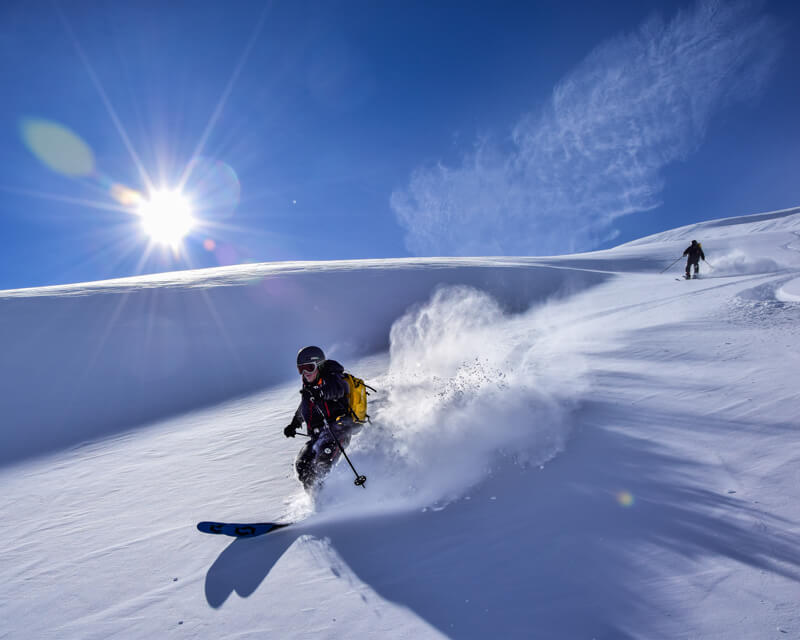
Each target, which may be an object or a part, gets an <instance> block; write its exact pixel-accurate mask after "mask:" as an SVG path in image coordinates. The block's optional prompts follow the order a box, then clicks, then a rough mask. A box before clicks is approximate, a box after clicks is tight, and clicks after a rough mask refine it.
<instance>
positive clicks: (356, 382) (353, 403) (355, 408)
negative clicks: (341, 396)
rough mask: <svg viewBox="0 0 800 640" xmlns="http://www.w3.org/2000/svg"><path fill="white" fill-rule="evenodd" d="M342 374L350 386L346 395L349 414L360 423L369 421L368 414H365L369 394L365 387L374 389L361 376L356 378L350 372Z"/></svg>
mask: <svg viewBox="0 0 800 640" xmlns="http://www.w3.org/2000/svg"><path fill="white" fill-rule="evenodd" d="M342 376H343V377H344V379H345V380H346V381H347V385H348V386H349V387H350V394H349V395H348V397H347V405H348V407H349V408H350V416H351V417H352V418H353V420H355V421H356V422H358V423H360V424H363V423H364V422H370V419H369V415H368V414H367V396H368V395H369V391H367V389H371V390H372V391H375V389H373V388H372V387H370V386H369V385H368V384H367V383H366V382H364V381H363V380H362V379H361V378H356V377H355V376H354V375H353V374H352V373H347V372H345V373H344V374H342Z"/></svg>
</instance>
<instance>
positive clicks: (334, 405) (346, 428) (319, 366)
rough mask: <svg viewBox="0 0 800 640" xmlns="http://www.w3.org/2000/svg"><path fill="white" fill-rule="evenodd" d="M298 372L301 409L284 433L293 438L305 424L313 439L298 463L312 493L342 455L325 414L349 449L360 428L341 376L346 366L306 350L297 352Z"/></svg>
mask: <svg viewBox="0 0 800 640" xmlns="http://www.w3.org/2000/svg"><path fill="white" fill-rule="evenodd" d="M297 371H298V373H299V374H300V376H301V377H302V380H303V388H302V389H301V390H300V395H301V398H300V406H298V407H297V411H295V414H294V418H292V421H291V423H289V424H288V425H287V426H286V428H284V430H283V434H284V435H285V436H286V437H287V438H294V437H295V435H296V434H297V430H298V429H299V428H300V426H301V424H302V423H305V425H306V430H307V431H308V435H309V436H310V439H309V441H308V442H306V443H305V444H304V445H303V448H302V449H300V452H299V453H298V454H297V459H296V460H295V469H296V470H297V477H298V478H299V480H300V482H302V483H303V487H304V488H305V489H306V491H309V492H310V491H313V490H314V489H315V487H317V486H318V483H319V482H320V481H321V480H322V479H323V478H324V477H325V475H326V474H327V473H328V471H330V469H331V467H332V466H333V463H334V462H336V460H337V459H338V458H339V456H340V455H341V449H340V448H339V446H337V444H336V440H335V439H334V437H333V434H331V432H330V431H329V429H328V427H326V426H325V423H324V422H323V419H322V415H320V412H322V413H323V414H324V415H325V420H326V421H327V423H328V425H329V427H330V429H332V430H333V431H334V433H335V434H336V438H337V439H338V440H339V443H340V444H341V446H342V447H346V446H347V445H348V444H349V442H350V438H351V436H352V435H353V433H355V431H357V430H358V428H359V426H360V425H358V424H357V423H356V422H355V421H354V420H353V419H352V417H351V412H350V405H349V393H350V387H349V385H348V384H347V381H346V380H345V379H344V378H343V377H342V374H343V373H344V367H342V365H341V364H339V363H338V362H336V360H326V359H325V353H324V352H323V351H322V349H320V348H319V347H314V346H310V347H303V348H302V349H300V351H299V352H298V353H297Z"/></svg>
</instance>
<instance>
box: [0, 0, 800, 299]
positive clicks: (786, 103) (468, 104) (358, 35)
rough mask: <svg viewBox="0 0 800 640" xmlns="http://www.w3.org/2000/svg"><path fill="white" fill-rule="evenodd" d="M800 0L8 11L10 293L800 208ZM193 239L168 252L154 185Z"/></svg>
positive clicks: (478, 248)
mask: <svg viewBox="0 0 800 640" xmlns="http://www.w3.org/2000/svg"><path fill="white" fill-rule="evenodd" d="M799 18H800V7H798V6H796V3H793V2H777V1H776V2H769V1H767V2H760V3H759V2H699V3H698V2H652V1H646V0H645V1H640V2H626V3H621V2H618V3H613V2H612V3H597V2H572V3H568V4H567V3H562V2H556V1H553V2H550V1H547V2H520V3H512V2H492V3H488V2H486V3H472V4H469V3H465V2H410V1H409V2H384V3H377V2H356V1H353V2H333V1H330V2H302V1H298V2H272V3H269V2H268V3H264V2H246V1H241V2H240V1H235V0H234V1H231V2H226V3H220V2H203V1H202V0H199V1H198V0H195V1H192V2H168V3H162V2H136V3H133V2H111V1H109V2H102V3H101V2H88V1H87V2H69V3H55V2H54V3H50V2H40V3H30V2H23V1H22V0H19V1H13V0H12V1H11V2H4V3H3V4H2V7H0V25H2V26H0V56H2V60H3V63H2V65H0V87H2V95H3V99H2V100H0V167H2V174H1V175H0V237H2V238H3V250H2V252H0V289H9V288H18V287H29V286H38V285H48V284H61V283H68V282H81V281H91V280H99V279H106V278H114V277H122V276H128V275H135V274H138V273H152V272H160V271H167V270H173V269H185V268H192V267H210V266H219V265H228V264H237V263H242V262H262V261H276V260H308V259H310V260H317V259H340V258H341V259H349V258H382V257H398V256H413V255H497V254H508V255H547V254H556V253H566V252H570V251H579V250H590V249H594V248H604V247H608V246H613V245H615V244H618V243H620V242H624V241H626V240H630V239H633V238H636V237H640V236H642V235H646V234H648V233H654V232H656V231H660V230H663V229H666V228H671V227H675V226H679V225H681V224H688V223H691V222H696V221H700V220H706V219H710V218H716V217H723V216H732V215H741V214H745V213H755V212H758V211H767V210H773V209H779V208H786V207H790V206H795V205H798V204H800V179H798V175H797V174H798V167H800V119H798V118H797V113H800V82H799V81H798V75H797V70H796V65H795V62H794V61H796V60H798V59H800V51H799V49H800V43H798V42H797V39H796V38H793V37H792V36H791V34H792V33H794V32H795V31H796V29H797V27H798V19H799ZM181 186H182V192H183V193H184V194H185V196H186V197H187V198H188V200H189V202H190V203H191V205H192V207H193V217H194V220H195V226H194V228H193V229H192V230H191V231H189V233H188V235H186V236H185V237H184V238H183V241H182V242H180V243H173V244H172V245H164V244H158V243H156V242H155V241H154V238H153V237H151V236H148V234H147V233H146V232H145V230H144V227H143V225H142V222H143V217H142V215H141V212H142V209H141V207H142V205H143V203H146V202H147V200H148V199H150V198H151V192H152V191H153V190H159V189H161V190H164V189H167V190H174V189H178V188H179V187H181Z"/></svg>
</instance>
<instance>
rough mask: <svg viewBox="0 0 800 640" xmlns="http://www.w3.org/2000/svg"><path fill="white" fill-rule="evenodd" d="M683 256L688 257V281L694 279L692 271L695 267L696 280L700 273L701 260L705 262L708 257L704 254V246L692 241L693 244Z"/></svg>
mask: <svg viewBox="0 0 800 640" xmlns="http://www.w3.org/2000/svg"><path fill="white" fill-rule="evenodd" d="M683 255H685V256H688V258H687V260H686V279H687V280H688V279H689V278H691V277H692V276H691V270H692V266H693V265H694V277H695V278H696V277H697V276H698V274H699V273H700V258H702V259H703V260H704V261H705V259H706V256H705V254H704V253H703V246H702V245H701V244H700V243H699V242H698V241H697V240H692V244H690V245H689V246H688V247H686V250H685V251H684V252H683Z"/></svg>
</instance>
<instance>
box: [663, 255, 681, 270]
mask: <svg viewBox="0 0 800 640" xmlns="http://www.w3.org/2000/svg"><path fill="white" fill-rule="evenodd" d="M681 258H683V256H681V257H680V258H678V260H680V259H681ZM678 260H676V261H675V262H677V261H678ZM675 262H673V263H672V264H671V265H669V267H667V268H666V269H663V270H662V271H661V273H664V271H666V270H667V269H669V268H670V267H671V266H672V265H673V264H675Z"/></svg>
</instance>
